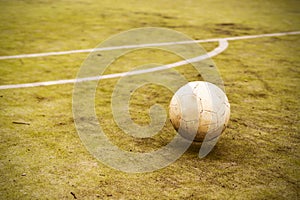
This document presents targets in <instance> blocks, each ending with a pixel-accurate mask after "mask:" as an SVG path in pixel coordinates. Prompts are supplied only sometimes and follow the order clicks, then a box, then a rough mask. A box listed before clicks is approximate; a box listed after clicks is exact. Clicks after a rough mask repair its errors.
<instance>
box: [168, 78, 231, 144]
mask: <svg viewBox="0 0 300 200" xmlns="http://www.w3.org/2000/svg"><path fill="white" fill-rule="evenodd" d="M169 116H170V120H171V123H172V125H173V127H174V128H175V129H176V131H178V133H179V134H180V135H181V136H182V137H184V138H186V139H189V140H194V141H203V139H204V138H205V137H207V139H208V140H212V139H214V138H216V137H218V136H219V135H220V134H221V133H222V132H223V131H224V130H225V128H226V126H227V123H228V121H229V116H230V104H229V102H228V99H227V96H226V94H225V93H224V92H223V90H221V89H220V88H219V87H218V86H216V85H214V84H212V83H209V82H204V81H194V82H189V83H188V84H186V85H184V86H182V87H181V88H180V89H179V90H178V91H177V92H176V93H175V94H174V96H173V98H172V100H171V102H170V106H169Z"/></svg>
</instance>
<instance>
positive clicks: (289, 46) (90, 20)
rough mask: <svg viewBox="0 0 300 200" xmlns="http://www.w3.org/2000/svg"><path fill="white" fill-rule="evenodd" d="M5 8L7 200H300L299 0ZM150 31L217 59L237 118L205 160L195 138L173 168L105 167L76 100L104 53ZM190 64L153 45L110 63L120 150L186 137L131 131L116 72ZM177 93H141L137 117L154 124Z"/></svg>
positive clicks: (154, 89)
mask: <svg viewBox="0 0 300 200" xmlns="http://www.w3.org/2000/svg"><path fill="white" fill-rule="evenodd" d="M0 6H1V12H0V20H1V23H0V30H1V31H0V38H1V39H0V75H1V76H0V120H1V123H0V140H1V144H0V152H1V153H0V170H1V175H0V195H1V199H74V198H77V199H297V198H299V180H300V173H299V168H300V160H299V155H300V154H299V153H300V151H299V140H300V137H299V128H300V124H299V120H300V119H299V108H300V105H299V104H300V103H299V98H300V71H299V70H300V66H299V63H300V53H299V52H300V35H299V32H298V31H300V17H299V14H300V13H299V7H300V3H299V2H298V1H292V0H291V1H279V0H275V1H249V0H246V1H235V0H228V1H220V0H214V1H196V0H191V1H170V0H162V1H151V2H146V1H129V0H126V1H121V0H120V1H108V0H104V1H95V0H86V1H80V0H75V1H68V0H63V1H59V2H55V3H54V2H52V1H46V0H40V1H31V0H28V1H25V0H24V1H21V0H20V1H0ZM143 27H162V28H169V29H172V30H174V31H179V32H181V33H183V34H185V35H187V36H188V37H190V38H192V39H194V40H196V43H199V45H201V46H202V47H203V48H204V49H205V50H206V51H207V52H210V53H209V55H212V56H213V57H212V60H213V62H214V65H215V66H216V67H217V68H218V70H219V73H220V76H221V77H222V79H223V82H224V86H225V90H226V94H227V97H228V99H229V102H230V105H231V116H230V121H229V124H228V127H227V129H226V130H225V132H224V133H223V134H222V136H221V137H220V138H219V141H218V143H217V144H216V145H215V147H214V149H213V150H212V151H211V152H210V153H209V154H208V155H207V156H206V157H205V158H202V159H200V158H199V157H198V153H199V149H200V147H201V143H196V142H195V143H192V144H191V146H190V147H189V148H188V150H187V151H186V152H185V153H184V154H183V155H182V156H181V157H180V158H179V159H178V160H176V161H175V162H174V163H172V164H170V165H169V166H167V167H165V168H163V169H159V170H156V171H153V172H147V173H125V172H122V171H119V170H116V169H113V168H111V167H109V166H107V165H105V164H103V163H102V162H101V161H99V160H97V159H96V158H95V157H94V156H93V155H91V154H90V153H89V151H88V150H87V149H86V147H85V146H84V144H83V143H82V142H81V139H80V137H79V135H78V133H77V130H76V127H75V122H74V117H73V113H72V96H73V90H74V82H75V79H76V76H77V73H78V71H79V69H80V67H81V66H82V63H84V61H85V59H86V58H87V56H88V55H89V53H90V52H91V50H92V49H93V48H95V47H97V46H98V45H99V44H100V43H101V42H104V41H106V40H107V39H108V38H110V37H111V36H113V35H115V34H119V33H120V32H123V31H128V30H130V29H134V28H143ZM248 36H249V37H248ZM127 45H131V44H127ZM154 46H155V45H154ZM158 46H159V44H158ZM120 48H123V47H120ZM112 51H114V49H110V47H108V48H107V49H106V50H105V52H108V53H109V52H112ZM102 53H104V51H103V49H102V52H101V50H100V51H99V56H100V57H101V54H102ZM103 55H104V54H103ZM199 56H200V55H199ZM181 61H182V58H181V57H179V56H178V55H175V54H172V53H170V52H166V51H163V50H161V49H154V48H144V49H141V50H139V51H132V52H130V53H128V54H126V55H123V56H122V57H119V58H118V59H116V60H115V61H114V62H113V63H112V64H111V66H109V68H108V69H107V70H106V71H105V74H104V76H106V77H108V78H106V79H104V80H101V84H98V87H97V89H96V91H95V97H96V98H95V112H96V114H97V117H98V120H99V123H100V124H101V127H102V129H103V130H104V132H105V134H107V137H108V138H109V139H110V140H111V141H112V142H113V144H115V145H116V146H118V147H119V148H120V149H122V150H124V151H127V152H139V153H146V152H152V151H155V150H157V149H160V148H162V147H164V146H165V145H167V144H168V143H169V142H170V141H171V140H172V138H173V137H174V136H175V135H176V132H175V130H174V129H173V127H172V124H171V123H170V122H169V119H167V121H166V123H165V126H164V127H163V128H162V130H160V131H159V132H158V133H157V134H156V135H154V136H153V137H150V138H136V137H133V136H130V135H128V134H126V133H124V132H123V131H122V129H121V128H120V127H118V126H117V124H116V123H115V120H114V117H113V114H112V108H111V95H112V93H113V90H114V86H115V85H116V84H117V82H118V80H119V77H116V76H115V75H114V74H119V73H121V74H124V73H126V72H128V71H130V70H133V69H134V68H135V67H136V66H142V65H147V64H149V63H159V64H161V65H164V66H166V65H167V64H170V63H180V62H181ZM203 62H205V60H204V61H203ZM157 66H160V65H155V66H152V68H154V67H157ZM174 69H175V70H176V71H177V72H178V73H180V74H182V75H183V76H184V77H185V78H186V79H187V80H188V81H196V80H203V77H201V76H200V75H199V74H198V73H197V71H196V70H195V69H194V68H193V67H192V65H191V64H186V63H185V64H183V65H178V66H175V67H174ZM142 70H144V69H142ZM150 73H151V72H150ZM155 73H157V74H158V75H159V74H161V75H163V74H164V73H163V71H159V72H155ZM144 75H145V74H144V73H141V74H140V75H136V76H141V77H142V76H144ZM43 85H44V86H43ZM172 96H173V94H172V93H171V92H170V91H169V90H168V89H166V88H164V87H162V86H159V85H154V84H147V85H144V86H143V87H140V88H138V89H137V90H136V91H135V92H134V93H133V95H132V96H131V99H130V109H129V110H130V115H131V117H132V120H133V121H134V122H135V123H137V124H139V125H147V124H149V123H150V122H151V120H150V117H149V114H148V113H149V108H150V107H151V106H152V105H154V104H155V103H158V104H160V105H161V106H162V107H163V108H165V109H166V110H167V109H168V105H169V102H170V100H171V98H172Z"/></svg>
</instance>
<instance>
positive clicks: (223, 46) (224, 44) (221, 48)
mask: <svg viewBox="0 0 300 200" xmlns="http://www.w3.org/2000/svg"><path fill="white" fill-rule="evenodd" d="M227 47H228V42H227V40H224V39H222V40H219V46H218V47H217V48H215V49H214V50H212V51H210V52H208V53H207V54H205V55H201V56H197V57H195V58H190V59H187V60H182V61H179V62H175V63H171V64H167V65H162V66H159V67H153V68H149V69H143V70H136V71H131V72H123V73H116V74H107V75H102V76H94V77H87V78H78V79H69V80H57V81H46V82H37V83H25V84H14V85H1V86H0V90H5V89H16V88H28V87H38V86H49V85H60V84H68V83H75V82H84V81H96V80H100V79H110V78H118V77H123V76H133V75H138V74H145V73H150V72H156V71H161V70H166V69H170V68H174V67H179V66H182V65H186V64H189V63H194V62H199V61H201V60H205V59H207V58H211V57H213V56H216V55H218V54H220V53H221V52H223V51H224V50H225V49H227Z"/></svg>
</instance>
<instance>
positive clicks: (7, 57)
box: [0, 31, 300, 60]
mask: <svg viewBox="0 0 300 200" xmlns="http://www.w3.org/2000/svg"><path fill="white" fill-rule="evenodd" d="M298 34H300V31H293V32H282V33H270V34H260V35H246V36H237V37H228V38H213V39H206V40H194V41H178V42H165V43H153V44H140V45H125V46H115V47H103V48H95V49H78V50H69V51H57V52H46V53H33V54H21V55H11V56H0V60H6V59H19V58H33V57H45V56H57V55H66V54H75V53H90V52H94V51H111V50H116V49H132V48H139V47H141V48H145V47H159V46H166V45H175V44H190V43H204V42H218V41H219V40H222V39H224V40H244V39H254V38H262V37H276V36H284V35H298Z"/></svg>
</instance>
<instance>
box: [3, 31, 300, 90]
mask: <svg viewBox="0 0 300 200" xmlns="http://www.w3.org/2000/svg"><path fill="white" fill-rule="evenodd" d="M298 34H300V31H294V32H282V33H270V34H260V35H248V36H236V37H228V38H214V39H206V40H194V41H179V42H168V43H154V44H141V45H126V46H115V47H105V48H98V49H82V50H71V51H60V52H48V53H37V54H23V55H14V56H0V60H4V59H14V58H29V57H40V56H52V55H64V54H73V53H87V52H93V51H109V50H115V49H131V48H138V47H158V46H165V45H175V44H189V43H204V42H217V41H218V42H219V46H218V47H217V48H216V49H214V50H213V51H211V52H209V53H207V54H206V55H201V56H198V57H195V58H191V59H188V60H184V61H179V62H176V63H171V64H167V65H163V66H159V67H154V68H151V69H145V70H137V71H132V72H123V73H116V74H107V75H103V76H95V77H87V78H81V79H69V80H57V81H46V82H36V83H25V84H13V85H0V90H5V89H14V88H28V87H37V86H49V85H59V84H68V83H75V82H76V81H93V80H100V79H109V78H117V77H122V76H132V75H137V74H143V73H149V72H154V71H160V70H164V69H169V68H173V67H178V66H182V65H185V64H187V63H193V62H199V61H201V60H204V59H206V58H208V57H213V56H216V55H218V54H220V53H221V52H223V51H224V50H225V49H226V48H227V47H228V42H227V40H229V41H232V40H244V39H255V38H263V37H277V36H285V35H298Z"/></svg>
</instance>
